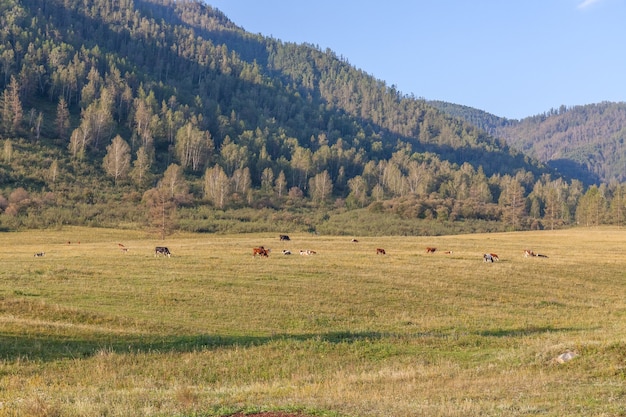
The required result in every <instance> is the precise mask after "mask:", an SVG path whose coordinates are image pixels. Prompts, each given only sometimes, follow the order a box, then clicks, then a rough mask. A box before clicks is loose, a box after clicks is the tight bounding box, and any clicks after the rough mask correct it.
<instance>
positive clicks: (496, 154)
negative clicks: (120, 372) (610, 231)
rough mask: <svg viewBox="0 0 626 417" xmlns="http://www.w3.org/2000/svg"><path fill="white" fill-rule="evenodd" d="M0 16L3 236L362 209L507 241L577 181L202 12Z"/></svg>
mask: <svg viewBox="0 0 626 417" xmlns="http://www.w3.org/2000/svg"><path fill="white" fill-rule="evenodd" d="M0 8H1V9H2V10H1V11H2V14H1V15H0V27H1V28H2V29H1V31H0V57H1V60H2V62H1V64H2V65H1V68H2V75H3V76H2V77H1V78H0V88H2V97H1V106H0V107H1V110H2V119H1V123H2V124H1V129H0V131H1V136H0V140H2V142H3V148H2V149H3V158H2V160H1V161H0V174H1V175H0V209H1V210H2V217H1V218H0V220H2V222H3V224H5V225H6V226H8V227H19V226H31V227H32V226H36V227H41V226H46V225H51V224H55V225H59V224H67V223H70V224H89V225H103V224H111V225H117V224H119V223H120V222H131V223H135V224H136V223H146V224H149V225H151V226H152V227H155V228H157V229H159V230H161V232H162V233H163V234H164V233H166V231H167V230H170V229H175V228H179V227H185V228H187V229H189V230H199V229H203V230H215V227H214V226H211V225H207V223H209V221H208V220H207V219H208V218H209V217H212V215H213V214H207V213H213V212H214V210H220V211H221V210H229V209H230V210H232V209H237V210H239V209H246V208H252V209H259V208H267V209H272V210H279V211H280V210H282V211H285V210H287V211H296V212H301V211H302V210H317V209H319V208H321V209H323V210H324V211H326V212H331V211H333V210H338V211H339V212H343V211H345V210H356V209H363V208H365V207H369V208H370V210H371V211H372V212H378V213H391V214H393V215H395V216H397V217H398V218H401V219H424V220H434V219H438V220H439V221H445V222H448V221H455V220H460V221H468V220H476V221H487V222H492V221H502V223H503V224H504V225H506V227H511V228H515V229H517V228H526V227H530V226H531V225H532V224H534V225H535V227H537V225H540V222H541V221H542V220H543V219H544V218H548V217H549V220H548V221H547V222H548V223H550V224H551V225H552V226H553V225H554V224H566V223H567V222H570V221H571V220H572V219H573V217H574V215H575V212H576V210H577V203H578V197H579V196H580V195H581V192H582V190H581V189H580V186H579V185H578V184H577V183H576V182H572V183H569V182H568V180H564V179H562V178H559V176H556V175H553V174H551V173H550V171H549V170H548V169H547V168H546V167H545V166H543V165H542V164H541V163H539V162H537V161H536V160H533V159H531V158H529V157H528V156H526V155H524V154H523V153H521V152H520V151H517V150H514V149H513V148H511V147H509V146H508V145H507V144H506V143H505V142H504V141H503V140H500V139H495V138H494V137H493V136H490V135H489V134H487V133H485V131H484V130H481V129H478V128H476V127H475V126H473V125H471V124H470V123H467V122H463V121H460V120H459V119H456V118H454V117H451V116H449V115H446V114H445V113H444V112H442V111H440V110H439V109H437V108H435V107H434V106H432V105H430V104H429V103H427V102H425V101H424V100H417V99H415V98H413V97H409V96H405V95H402V94H401V93H400V92H398V91H396V90H395V89H394V88H393V87H389V86H387V85H386V84H385V83H384V82H383V81H380V80H377V79H375V78H374V77H372V76H370V75H368V74H365V73H364V72H362V71H360V70H357V69H355V68H354V67H352V66H351V65H349V64H348V63H347V62H346V61H344V60H342V59H339V58H338V57H337V56H336V55H335V54H334V53H333V52H332V51H329V50H327V51H321V50H319V49H318V48H316V47H313V46H311V45H296V44H291V43H284V42H281V41H280V40H277V39H273V38H267V37H263V36H261V35H252V34H249V33H246V32H245V31H243V30H242V29H241V28H239V27H237V26H236V24H234V23H233V22H231V21H230V20H229V19H228V18H227V17H226V16H225V15H224V14H223V13H221V12H220V11H218V10H216V9H213V8H211V7H210V6H207V5H204V4H202V3H199V2H195V1H182V2H174V1H171V2H170V1H154V2H150V1H136V2H130V1H129V2H122V3H111V2H109V1H104V0H89V1H82V2H78V1H71V0H70V1H64V2H60V1H59V2H56V1H53V2H50V1H43V0H22V1H17V0H11V1H6V2H4V3H3V4H2V6H0ZM551 186H554V187H558V188H559V190H560V191H559V193H563V195H561V196H560V197H559V198H565V197H568V198H567V206H564V207H561V208H560V209H559V213H558V215H557V214H555V213H554V212H552V214H549V215H548V214H547V212H546V211H545V209H546V207H548V206H549V204H550V203H549V202H548V196H547V194H545V193H544V192H540V191H536V190H539V189H547V188H546V187H548V188H549V187H551ZM533 193H534V194H533ZM607 197H610V196H607ZM533 201H534V203H533ZM533 204H535V205H536V207H535V208H534V209H532V205H533ZM111 206H116V207H121V209H117V210H114V211H111V210H109V209H108V208H109V207H111ZM531 212H532V214H531ZM156 213H161V215H159V216H157V215H156ZM164 213H165V214H166V215H165V216H164V215H163V214H164ZM235 217H236V216H235ZM305 217H308V216H305ZM321 219H326V217H325V216H321ZM299 221H300V222H301V223H302V224H303V225H302V226H301V227H308V228H310V227H315V226H312V225H311V224H310V223H311V221H310V220H302V219H300V220H299ZM322 221H324V220H322ZM316 223H319V221H318V222H316Z"/></svg>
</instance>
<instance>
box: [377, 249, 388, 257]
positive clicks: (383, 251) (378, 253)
mask: <svg viewBox="0 0 626 417" xmlns="http://www.w3.org/2000/svg"><path fill="white" fill-rule="evenodd" d="M386 254H387V252H385V250H384V249H382V248H376V255H386Z"/></svg>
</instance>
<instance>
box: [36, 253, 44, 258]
mask: <svg viewBox="0 0 626 417" xmlns="http://www.w3.org/2000/svg"><path fill="white" fill-rule="evenodd" d="M43 256H46V252H37V253H36V254H35V258H41V257H43Z"/></svg>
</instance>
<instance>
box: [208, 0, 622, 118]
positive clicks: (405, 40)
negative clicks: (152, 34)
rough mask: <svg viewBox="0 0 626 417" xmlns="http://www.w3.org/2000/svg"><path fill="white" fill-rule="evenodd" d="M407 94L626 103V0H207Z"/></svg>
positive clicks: (538, 109)
mask: <svg viewBox="0 0 626 417" xmlns="http://www.w3.org/2000/svg"><path fill="white" fill-rule="evenodd" d="M205 1H206V3H207V4H209V5H211V6H214V7H216V8H218V9H220V10H221V11H222V12H224V13H225V14H226V16H228V17H229V18H230V20H232V21H233V22H234V23H235V24H237V25H238V26H241V27H243V28H244V29H245V30H247V31H248V32H252V33H260V34H262V35H266V36H272V37H274V38H276V39H280V40H282V41H285V42H296V43H304V42H306V43H310V44H313V45H318V46H319V47H320V48H322V49H323V50H325V49H326V48H329V49H331V50H332V51H334V52H335V53H336V54H337V55H339V56H342V57H344V58H345V59H346V60H347V61H348V62H350V63H351V64H352V65H354V66H355V67H357V68H359V69H361V70H363V71H365V72H367V73H368V74H371V75H372V76H374V77H376V78H378V79H380V80H383V81H385V82H386V83H387V85H395V86H396V87H397V89H398V90H399V91H400V92H402V93H404V94H413V95H414V96H416V97H423V98H426V99H428V100H444V101H449V102H452V103H457V104H463V105H467V106H471V107H475V108H478V109H481V110H485V111H488V112H490V113H493V114H495V115H498V116H502V117H508V118H513V119H520V118H523V117H527V116H532V115H536V114H539V113H543V112H546V111H548V110H550V109H551V108H558V107H559V106H561V105H566V106H574V105H580V104H590V103H598V102H601V101H626V0H484V1H483V0H476V1H472V0H387V1H374V0H315V1H312V0H205Z"/></svg>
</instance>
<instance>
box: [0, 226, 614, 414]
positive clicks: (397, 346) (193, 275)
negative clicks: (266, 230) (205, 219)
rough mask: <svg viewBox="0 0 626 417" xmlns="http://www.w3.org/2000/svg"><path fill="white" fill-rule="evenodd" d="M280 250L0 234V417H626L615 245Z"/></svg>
mask: <svg viewBox="0 0 626 417" xmlns="http://www.w3.org/2000/svg"><path fill="white" fill-rule="evenodd" d="M291 238H292V240H291V241H289V242H279V240H278V236H276V235H273V234H242V235H220V236H214V235H179V236H175V237H172V238H170V239H168V240H167V241H166V242H165V245H166V246H168V247H169V249H170V250H171V252H172V254H173V255H172V257H171V258H163V257H158V258H157V257H155V256H154V254H153V249H154V246H156V245H163V244H164V242H162V241H156V240H151V239H150V238H148V237H146V236H144V235H143V234H142V233H141V232H132V231H127V230H125V231H122V230H108V229H88V228H66V229H63V230H60V231H37V232H19V233H3V234H0V244H1V245H2V247H3V248H4V250H3V252H2V254H0V262H1V263H2V269H1V270H0V357H1V358H2V362H1V363H0V416H217V415H226V414H228V413H230V412H233V411H235V410H255V409H303V410H309V411H310V410H313V412H315V413H318V414H323V413H326V414H328V415H331V414H335V415H345V416H468V415H488V416H520V415H546V416H565V415H567V416H600V415H602V416H617V415H626V407H625V406H624V405H623V404H625V403H626V384H625V381H624V379H625V375H626V320H625V319H626V250H625V249H626V232H624V231H622V230H619V229H572V230H562V231H554V232H548V231H543V232H519V233H497V234H475V235H462V236H441V237H381V238H373V237H367V238H360V237H358V236H357V238H358V240H359V242H358V243H352V242H351V241H350V238H349V237H348V238H347V237H332V236H315V235H310V234H297V235H291ZM79 241H80V243H78V242H79ZM68 242H70V243H69V244H68ZM118 243H122V244H124V245H125V246H126V247H127V248H129V251H128V252H127V253H125V254H124V253H122V252H121V251H120V249H119V247H118ZM257 245H264V246H265V247H270V248H272V253H271V255H270V257H269V258H267V259H265V258H253V257H252V250H251V248H252V247H253V246H257ZM426 246H435V247H437V248H438V251H437V252H435V253H434V254H426V253H425V247H426ZM377 247H381V248H384V249H385V250H386V252H387V255H385V256H380V255H378V256H377V255H375V249H376V248H377ZM525 248H529V249H532V250H534V251H535V252H540V253H545V254H546V255H548V256H549V258H524V257H523V249H525ZM282 249H290V250H291V251H292V252H293V253H294V254H293V255H291V256H283V255H281V254H280V251H281V250H282ZM300 249H311V250H315V251H316V252H317V255H315V256H300V255H298V251H299V250H300ZM444 251H452V253H451V254H444V253H443V252H444ZM36 252H45V253H46V255H45V256H44V257H34V256H33V255H34V253H36ZM485 252H495V253H497V254H498V255H499V256H500V258H501V261H500V262H496V263H493V264H491V263H489V264H487V263H484V262H483V261H482V254H483V253H485ZM565 351H574V352H576V353H577V354H578V356H577V357H576V358H575V359H573V360H572V361H569V362H567V363H564V364H558V363H557V361H556V360H555V358H556V357H557V356H558V355H559V354H561V353H563V352H565Z"/></svg>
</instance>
